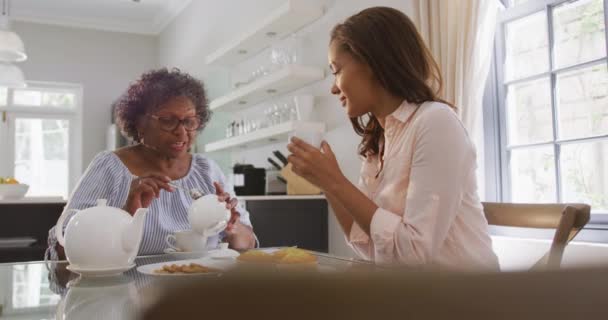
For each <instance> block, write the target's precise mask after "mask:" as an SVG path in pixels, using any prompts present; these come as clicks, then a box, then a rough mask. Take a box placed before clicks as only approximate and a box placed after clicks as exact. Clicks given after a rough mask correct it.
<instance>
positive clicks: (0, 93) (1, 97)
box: [0, 88, 8, 106]
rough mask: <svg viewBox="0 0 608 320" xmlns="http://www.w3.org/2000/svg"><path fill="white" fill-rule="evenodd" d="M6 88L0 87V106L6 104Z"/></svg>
mask: <svg viewBox="0 0 608 320" xmlns="http://www.w3.org/2000/svg"><path fill="white" fill-rule="evenodd" d="M7 91H8V90H7V89H6V88H0V106H5V105H6V96H7V95H8V93H7Z"/></svg>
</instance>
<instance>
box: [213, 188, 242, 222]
mask: <svg viewBox="0 0 608 320" xmlns="http://www.w3.org/2000/svg"><path fill="white" fill-rule="evenodd" d="M213 186H214V187H215V194H216V195H217V198H218V200H219V201H220V202H225V203H226V209H228V210H230V220H229V221H228V225H227V226H226V230H225V231H226V232H227V233H230V232H234V231H235V227H236V225H237V221H238V220H239V217H240V216H241V214H240V213H239V212H238V211H237V210H236V205H237V204H238V200H237V199H236V198H230V194H229V193H228V192H225V191H224V188H222V186H221V185H220V184H219V183H218V182H213Z"/></svg>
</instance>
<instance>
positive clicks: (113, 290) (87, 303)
mask: <svg viewBox="0 0 608 320" xmlns="http://www.w3.org/2000/svg"><path fill="white" fill-rule="evenodd" d="M314 254H315V255H316V256H317V258H318V262H319V266H323V267H326V268H330V269H331V270H335V271H338V272H340V271H347V270H352V269H361V270H372V269H374V268H375V266H374V265H373V264H371V263H369V262H364V261H361V260H355V259H351V258H342V257H336V256H333V255H329V254H324V253H314ZM179 260H181V259H180V258H179V257H176V256H174V255H169V254H165V255H156V256H142V257H137V258H136V259H135V263H136V267H134V268H133V269H131V270H129V271H127V272H125V273H124V274H121V275H118V276H110V277H80V276H79V275H78V274H76V273H72V272H70V271H69V270H68V269H67V268H66V267H67V266H68V263H67V261H54V262H47V263H45V262H41V261H37V262H18V263H5V264H0V319H135V318H136V317H137V315H138V311H139V310H141V309H142V308H144V307H145V306H146V305H147V304H148V303H151V302H152V301H153V299H154V296H155V294H154V293H155V292H157V291H158V290H159V286H158V285H157V284H158V283H159V281H164V284H165V285H166V284H167V282H166V281H167V278H162V277H157V276H150V275H146V274H143V273H140V272H138V271H137V267H139V266H143V265H147V264H153V263H160V262H172V261H179ZM174 279H175V278H174ZM182 280H183V278H182ZM170 281H174V282H179V279H175V280H170ZM161 288H162V287H161Z"/></svg>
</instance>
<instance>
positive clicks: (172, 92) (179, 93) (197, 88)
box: [113, 68, 211, 142]
mask: <svg viewBox="0 0 608 320" xmlns="http://www.w3.org/2000/svg"><path fill="white" fill-rule="evenodd" d="M177 97H186V98H188V99H190V101H192V103H193V104H194V106H195V110H196V115H197V116H198V117H199V119H200V121H201V126H200V128H199V129H198V131H199V132H200V131H201V130H203V129H204V128H205V126H206V125H207V123H208V122H209V119H210V118H211V110H209V104H208V102H207V94H206V93H205V87H204V86H203V83H202V82H201V81H200V80H197V79H195V78H194V77H192V76H190V75H189V74H187V73H184V72H181V71H180V70H179V69H177V68H173V69H171V70H168V69H167V68H162V69H158V70H152V71H148V72H146V73H144V74H142V75H141V77H140V78H139V79H137V80H136V81H135V82H133V83H132V84H131V85H129V88H128V89H127V91H126V92H125V93H124V94H122V96H120V98H119V99H118V100H117V101H116V102H115V103H114V106H113V109H114V117H115V119H116V123H117V124H118V126H119V128H120V131H121V132H122V134H123V135H124V136H125V137H126V138H130V139H133V140H134V141H137V142H139V140H140V138H139V134H138V133H137V120H138V119H139V117H141V116H143V115H145V114H147V113H150V112H151V111H153V110H155V109H157V108H158V107H160V106H161V105H163V104H165V103H167V102H168V101H169V100H171V99H173V98H177Z"/></svg>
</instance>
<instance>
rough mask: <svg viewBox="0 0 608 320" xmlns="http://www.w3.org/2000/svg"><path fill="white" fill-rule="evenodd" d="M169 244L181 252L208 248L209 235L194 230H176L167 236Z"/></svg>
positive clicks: (166, 239)
mask: <svg viewBox="0 0 608 320" xmlns="http://www.w3.org/2000/svg"><path fill="white" fill-rule="evenodd" d="M165 242H166V243H167V245H168V246H169V247H171V248H173V249H175V250H177V251H181V252H197V251H205V250H206V249H207V237H204V236H202V235H200V234H198V233H196V232H194V231H192V230H181V231H176V232H175V234H169V235H167V237H166V238H165Z"/></svg>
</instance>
